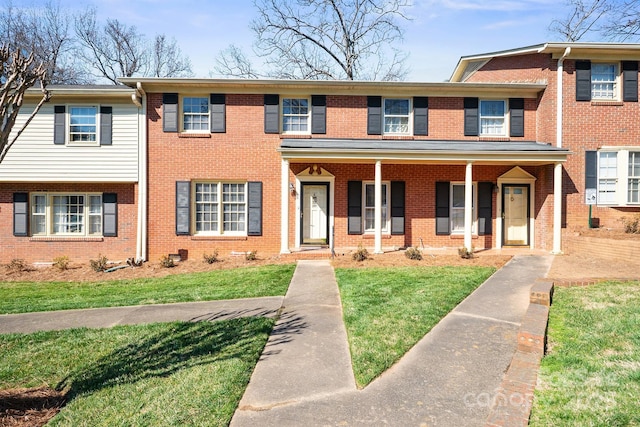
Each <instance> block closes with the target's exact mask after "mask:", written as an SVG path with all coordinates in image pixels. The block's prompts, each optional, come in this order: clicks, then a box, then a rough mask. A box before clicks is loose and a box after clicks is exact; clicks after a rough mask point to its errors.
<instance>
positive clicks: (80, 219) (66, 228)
mask: <svg viewBox="0 0 640 427" xmlns="http://www.w3.org/2000/svg"><path fill="white" fill-rule="evenodd" d="M53 233H54V234H55V233H65V234H69V233H72V234H83V233H84V196H53Z"/></svg>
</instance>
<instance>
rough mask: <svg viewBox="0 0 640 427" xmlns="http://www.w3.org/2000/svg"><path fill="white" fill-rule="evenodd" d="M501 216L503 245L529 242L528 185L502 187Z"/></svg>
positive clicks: (526, 243)
mask: <svg viewBox="0 0 640 427" xmlns="http://www.w3.org/2000/svg"><path fill="white" fill-rule="evenodd" d="M502 194H503V199H502V209H503V211H502V218H503V221H504V234H503V236H504V244H505V245H507V246H508V245H518V246H519V245H528V244H529V186H528V185H504V186H503V187H502Z"/></svg>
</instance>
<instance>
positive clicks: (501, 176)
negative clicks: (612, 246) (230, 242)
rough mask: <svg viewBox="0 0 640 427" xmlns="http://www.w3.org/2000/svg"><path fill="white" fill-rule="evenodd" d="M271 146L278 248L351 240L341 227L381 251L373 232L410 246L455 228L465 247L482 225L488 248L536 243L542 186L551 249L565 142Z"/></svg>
mask: <svg viewBox="0 0 640 427" xmlns="http://www.w3.org/2000/svg"><path fill="white" fill-rule="evenodd" d="M279 152H280V153H281V157H282V163H281V189H280V191H281V217H280V220H281V250H280V252H281V253H283V254H286V253H290V252H291V250H292V249H293V250H300V249H301V248H303V247H305V245H311V244H318V245H322V244H324V245H326V246H328V247H329V248H334V247H335V246H336V245H339V246H345V245H346V244H348V242H350V241H354V240H353V239H351V240H350V239H349V238H348V237H349V236H350V235H358V236H359V237H360V239H361V240H362V239H367V240H368V239H371V240H372V241H373V245H372V246H373V250H374V253H382V252H383V240H385V241H386V242H404V246H417V245H418V238H419V239H420V242H421V241H422V237H421V236H422V235H426V236H427V238H431V237H433V238H434V239H436V237H435V236H439V235H449V236H452V238H453V237H455V238H457V239H458V238H459V239H460V242H461V244H457V243H456V244H457V246H463V247H464V248H466V249H468V250H472V248H473V247H474V238H475V239H477V238H478V236H483V235H489V236H490V246H491V247H492V248H498V249H499V248H501V247H503V246H528V247H530V248H536V247H538V246H537V242H536V238H535V236H536V232H535V223H536V214H535V213H536V212H537V210H536V209H538V207H537V205H536V200H537V197H539V196H543V197H544V196H547V195H549V196H552V200H553V203H552V204H553V208H552V211H553V213H552V221H550V224H549V226H551V227H552V229H553V237H552V245H550V246H551V247H552V249H551V251H552V252H554V253H560V252H561V249H562V245H561V227H562V164H563V163H564V162H565V161H566V159H567V155H568V154H569V152H568V150H566V149H562V148H557V147H552V146H550V145H547V144H541V143H537V142H493V141H492V142H478V141H413V140H411V141H406V140H369V139H364V140H355V139H283V140H282V142H281V145H280V148H279ZM383 168H384V172H383ZM544 168H552V173H551V174H546V173H540V174H539V175H543V177H542V180H543V181H544V182H536V181H537V180H538V177H536V176H535V171H537V170H542V169H544ZM527 169H528V170H529V172H528V171H527ZM386 171H389V172H386ZM532 172H533V173H532ZM427 183H428V184H427ZM423 184H424V185H423ZM426 185H428V187H426ZM432 187H433V188H432ZM536 188H538V193H540V192H546V190H545V189H546V188H553V191H552V192H551V194H536ZM345 196H346V197H345ZM358 198H360V202H358ZM292 199H293V203H292ZM336 200H337V201H338V202H337V203H336ZM418 208H419V209H420V210H419V212H420V213H416V212H417V211H418ZM419 216H423V217H428V219H429V221H430V224H432V225H433V228H431V231H430V232H429V231H428V230H425V229H424V227H422V228H421V230H420V233H413V232H412V226H413V225H414V224H418V223H419V221H413V220H417V219H418V217H419ZM407 218H408V219H409V220H410V221H407ZM336 219H338V220H339V224H338V227H336ZM420 224H421V223H420ZM314 227H315V228H314ZM430 227H431V226H430ZM429 233H431V234H432V235H429ZM418 235H420V237H418ZM399 236H403V237H399Z"/></svg>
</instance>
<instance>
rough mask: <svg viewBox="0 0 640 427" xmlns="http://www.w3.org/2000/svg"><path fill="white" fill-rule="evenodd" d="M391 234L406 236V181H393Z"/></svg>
mask: <svg viewBox="0 0 640 427" xmlns="http://www.w3.org/2000/svg"><path fill="white" fill-rule="evenodd" d="M391 234H404V181H391Z"/></svg>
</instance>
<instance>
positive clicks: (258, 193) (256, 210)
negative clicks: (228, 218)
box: [247, 181, 262, 236]
mask: <svg viewBox="0 0 640 427" xmlns="http://www.w3.org/2000/svg"><path fill="white" fill-rule="evenodd" d="M247 187H248V188H247V191H248V193H249V196H248V197H247V203H248V213H247V220H248V222H249V225H248V227H247V235H249V236H262V182H259V181H254V182H248V183H247Z"/></svg>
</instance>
